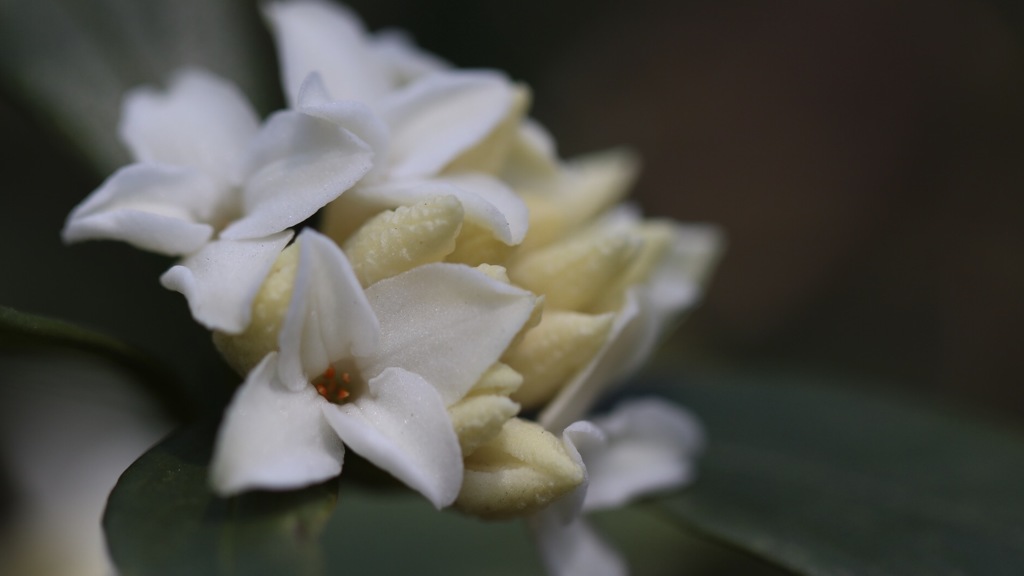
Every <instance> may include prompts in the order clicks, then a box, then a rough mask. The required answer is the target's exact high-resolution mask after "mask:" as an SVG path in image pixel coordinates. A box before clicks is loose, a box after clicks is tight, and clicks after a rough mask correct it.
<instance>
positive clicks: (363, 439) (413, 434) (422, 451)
mask: <svg viewBox="0 0 1024 576" xmlns="http://www.w3.org/2000/svg"><path fill="white" fill-rule="evenodd" d="M323 411H324V416H325V417H326V418H327V421H328V422H330V424H331V426H332V427H333V428H334V430H335V431H336V432H337V433H338V436H340V437H341V439H342V440H344V442H345V444H346V445H347V446H348V447H349V448H351V449H352V450H354V451H355V452H356V453H357V454H359V455H360V456H362V457H363V458H366V459H367V460H369V461H370V462H372V463H374V464H375V465H377V466H378V467H379V468H381V469H383V470H386V471H388V472H389V473H391V474H392V475H393V476H394V477H396V478H398V479H399V480H401V481H402V482H405V483H406V484H407V485H409V487H410V488H413V489H414V490H417V491H418V492H420V493H422V494H423V495H424V496H426V497H427V499H428V500H430V502H431V503H433V504H434V506H436V507H437V508H443V507H445V506H448V505H449V504H451V503H452V502H454V501H455V497H456V496H457V495H458V493H459V488H460V486H461V485H462V452H461V450H460V449H459V440H458V438H457V437H456V436H455V431H454V430H453V429H452V424H451V421H450V420H449V419H448V411H447V410H445V406H444V404H443V403H442V402H441V397H440V396H438V394H437V391H436V390H434V387H433V386H431V385H430V384H429V383H428V382H427V381H425V380H424V379H423V378H421V377H420V376H418V375H417V374H413V373H411V372H407V371H405V370H402V369H400V368H388V369H387V370H385V371H384V372H382V373H381V374H380V375H378V376H377V377H376V378H373V379H371V380H370V381H369V382H368V383H367V390H365V391H363V392H362V393H360V394H359V396H358V397H357V398H356V399H355V400H354V401H352V402H349V403H347V404H342V405H340V406H338V405H333V404H329V405H326V406H324V410H323Z"/></svg>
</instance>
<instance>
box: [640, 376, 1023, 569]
mask: <svg viewBox="0 0 1024 576" xmlns="http://www.w3.org/2000/svg"><path fill="white" fill-rule="evenodd" d="M818 384H819V383H817V382H806V381H805V382H804V383H803V384H797V383H792V382H790V383H784V384H780V383H772V382H766V381H764V379H759V380H756V381H755V380H746V381H744V380H732V381H729V382H711V383H707V382H688V383H687V385H686V386H680V385H678V384H672V385H669V386H664V387H663V390H664V391H666V393H668V394H670V395H671V396H673V397H674V398H675V399H676V400H678V401H680V402H681V403H683V404H684V405H686V406H687V407H689V408H690V409H692V410H693V411H694V412H695V413H696V414H697V415H698V416H699V417H700V418H701V419H702V420H703V421H704V423H705V425H706V429H707V433H708V437H709V445H708V448H707V452H706V454H705V456H704V457H703V458H702V460H701V462H700V472H699V477H698V480H697V482H696V483H695V484H694V485H693V486H692V488H691V489H689V490H687V491H685V492H684V493H682V494H680V495H678V496H672V497H667V498H665V499H663V500H660V501H659V502H660V504H661V505H662V507H663V509H664V510H667V511H668V513H669V514H671V515H672V516H674V517H675V518H676V519H677V520H678V521H681V522H683V523H685V524H687V525H690V526H691V527H695V528H697V529H698V530H700V531H702V532H704V533H706V534H709V535H711V536H713V537H716V538H719V539H721V540H723V541H725V542H728V543H731V544H733V545H735V546H737V547H739V548H742V549H747V550H749V551H751V552H753V553H755V554H757V555H759V556H761V557H762V558H765V559H768V560H770V561H774V562H776V563H778V564H779V565H781V566H785V567H788V568H790V569H792V570H794V571H796V572H798V573H802V574H810V575H814V576H839V575H849V574H857V575H858V576H892V575H897V574H898V575H914V574H929V575H931V576H942V575H950V576H952V575H962V574H977V575H980V574H986V575H993V576H999V575H1005V576H1014V575H1017V574H1020V573H1021V571H1022V570H1024V490H1021V487H1022V486H1024V436H1022V435H1021V434H1020V432H1019V431H1017V430H1007V429H999V428H997V427H995V426H989V425H986V424H985V423H982V422H977V421H971V420H969V419H965V418H963V417H962V416H958V415H953V414H947V413H945V412H944V411H942V410H930V409H925V408H922V407H920V406H911V405H909V404H907V403H904V402H896V401H893V400H892V399H884V400H883V399H880V398H876V397H872V396H870V395H868V394H865V393H863V392H857V391H855V390H856V389H855V388H853V387H849V389H836V388H834V387H832V386H831V385H825V384H824V383H820V385H818Z"/></svg>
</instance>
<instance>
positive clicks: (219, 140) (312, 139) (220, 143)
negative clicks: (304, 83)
mask: <svg viewBox="0 0 1024 576" xmlns="http://www.w3.org/2000/svg"><path fill="white" fill-rule="evenodd" d="M120 131H121V137H122V140H123V141H124V142H125V144H126V145H127V146H128V148H129V150H130V151H131V153H132V155H133V156H134V158H135V159H136V162H135V163H134V164H131V165H128V166H126V167H124V168H122V169H120V170H118V171H117V172H115V173H114V174H113V175H112V176H111V177H110V178H108V179H107V180H106V181H105V182H104V183H103V184H102V185H101V186H100V188H99V189H97V190H96V191H95V192H93V193H92V194H91V195H90V196H89V197H88V198H86V199H85V201H83V202H82V203H81V204H79V205H78V206H77V207H75V209H74V210H73V211H72V212H71V214H70V216H69V217H68V221H67V224H66V225H65V227H64V231H63V237H64V240H65V241H66V242H77V241H82V240H92V239H115V240H122V241H125V242H128V243H130V244H133V245H134V246H136V247H139V248H142V249H145V250H151V251H154V252H159V253H162V254H167V255H172V256H183V257H184V260H182V261H181V263H180V264H179V265H177V266H175V267H174V268H172V269H171V270H169V271H168V272H167V273H166V274H165V275H164V276H163V278H162V279H161V280H162V282H163V283H164V285H165V286H166V287H168V288H171V289H174V290H178V291H180V292H183V293H184V294H185V296H186V297H187V298H188V301H189V305H190V307H191V309H192V313H193V315H194V316H195V318H196V320H198V321H199V322H201V323H202V324H204V325H206V326H207V327H210V328H215V329H218V330H225V331H230V332H238V331H241V330H242V329H244V328H245V326H246V325H247V324H248V321H249V312H250V307H251V302H252V298H253V297H254V296H255V293H256V291H257V290H258V289H259V285H260V283H261V282H262V279H263V276H264V275H265V274H266V272H267V270H269V268H270V266H271V264H272V263H273V261H274V259H275V258H276V256H277V254H278V253H279V252H280V251H281V249H282V248H283V247H284V246H285V244H287V242H288V241H289V240H290V239H291V237H292V232H291V231H290V230H289V228H290V227H291V226H294V225H296V224H299V223H300V222H302V221H303V220H305V219H307V218H309V217H310V216H311V215H312V214H313V213H314V212H316V211H317V210H319V209H320V208H321V207H322V206H324V205H325V204H327V203H328V202H330V201H331V200H333V199H335V198H337V197H338V195H340V194H341V193H342V192H344V191H345V190H347V189H349V188H351V187H352V185H353V184H355V182H357V181H358V180H359V179H360V178H362V177H363V176H364V175H365V174H366V173H367V172H368V171H369V170H370V168H371V167H372V150H371V148H370V146H369V145H368V144H367V143H366V142H364V141H363V140H362V139H360V138H359V137H358V136H356V135H355V134H354V133H353V132H352V131H349V130H347V129H346V128H344V127H343V126H339V125H337V124H333V123H331V122H328V121H325V120H323V119H320V118H317V117H315V116H311V115H308V114H304V113H301V112H296V111H288V110H286V111H280V112H277V113H275V114H273V115H271V116H270V117H269V118H268V119H267V120H266V122H264V123H263V124H262V126H261V125H260V123H259V120H258V118H257V116H256V113H255V112H254V111H253V109H252V108H251V106H250V105H249V103H248V102H247V101H246V99H245V97H244V96H243V95H242V94H241V93H240V92H239V91H238V90H237V89H236V88H235V87H234V86H233V85H232V84H230V83H229V82H227V81H225V80H223V79H220V78H218V77H216V76H213V75H212V74H210V73H208V72H203V71H200V70H184V71H182V72H180V73H178V74H177V75H176V76H175V77H174V78H173V79H172V81H171V83H170V87H169V89H168V91H167V92H166V93H162V92H158V91H156V90H153V89H151V88H140V89H136V90H134V91H132V92H130V93H129V94H128V95H127V96H126V97H125V101H124V110H123V114H122V121H121V127H120Z"/></svg>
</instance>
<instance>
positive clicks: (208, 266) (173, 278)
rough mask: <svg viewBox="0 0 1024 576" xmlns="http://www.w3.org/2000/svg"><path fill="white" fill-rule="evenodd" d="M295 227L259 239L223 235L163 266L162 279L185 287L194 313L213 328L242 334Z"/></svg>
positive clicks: (166, 285) (171, 286)
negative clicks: (164, 269)
mask: <svg viewBox="0 0 1024 576" xmlns="http://www.w3.org/2000/svg"><path fill="white" fill-rule="evenodd" d="M291 238H292V231H291V230H288V231H286V232H281V233H278V234H275V235H273V236H268V237H266V238H258V239H256V240H218V241H216V242H211V243H209V244H207V245H206V246H204V247H203V248H202V249H201V250H199V251H198V252H196V253H195V254H193V255H191V256H189V257H188V258H185V259H184V260H183V261H182V262H181V263H180V264H178V265H177V266H174V267H172V268H171V269H170V270H168V271H167V272H164V274H163V276H161V277H160V283H161V284H163V286H164V288H167V289H168V290H174V291H176V292H181V293H182V294H184V295H185V298H186V299H187V300H188V306H189V309H190V310H191V311H192V317H193V318H195V319H196V321H197V322H199V323H200V324H202V325H203V326H206V327H207V328H209V329H211V330H220V331H222V332H228V333H231V334H237V333H239V332H241V331H243V330H245V328H246V326H248V325H249V320H250V318H251V317H252V302H253V300H254V299H255V298H256V294H257V293H258V292H259V290H260V285H261V284H263V280H264V278H266V277H267V273H268V272H270V268H271V266H273V264H274V260H275V259H276V258H277V256H278V254H280V253H281V250H283V249H284V247H285V245H286V244H288V241H289V240H291Z"/></svg>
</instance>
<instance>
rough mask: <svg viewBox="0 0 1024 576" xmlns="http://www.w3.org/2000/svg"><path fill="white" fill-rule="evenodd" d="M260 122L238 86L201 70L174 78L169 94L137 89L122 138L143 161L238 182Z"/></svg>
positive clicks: (127, 103) (125, 115)
mask: <svg viewBox="0 0 1024 576" xmlns="http://www.w3.org/2000/svg"><path fill="white" fill-rule="evenodd" d="M258 127H259V118H258V117H257V116H256V111H255V110H253V108H252V106H251V105H250V104H249V101H248V100H246V98H245V96H244V95H242V92H241V91H240V90H239V89H238V88H237V87H236V86H235V85H234V84H232V83H230V82H228V81H227V80H224V79H222V78H219V77H217V76H214V75H213V74H210V73H209V72H205V71H203V70H198V69H185V70H182V71H180V72H178V73H177V74H175V75H174V77H173V79H172V80H171V84H170V88H169V89H168V90H167V92H165V93H164V92H158V91H156V90H154V89H152V88H148V87H146V88H136V89H135V90H132V91H130V92H129V93H128V94H127V95H126V96H125V99H124V110H123V114H122V120H121V125H120V132H121V138H122V139H123V140H124V142H125V144H127V145H128V148H129V149H130V150H131V152H132V155H133V156H134V157H135V159H136V160H138V161H140V162H155V163H161V164H171V165H176V166H189V167H192V168H197V169H199V170H200V171H202V172H204V173H206V174H208V175H210V176H211V177H213V178H214V179H216V180H217V181H218V182H220V183H221V184H222V185H228V184H236V185H237V184H238V183H239V182H241V177H242V162H243V160H244V154H245V149H246V146H247V145H248V144H249V141H250V140H251V139H252V138H253V136H255V135H256V131H257V129H258Z"/></svg>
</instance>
